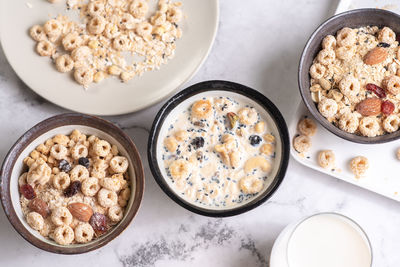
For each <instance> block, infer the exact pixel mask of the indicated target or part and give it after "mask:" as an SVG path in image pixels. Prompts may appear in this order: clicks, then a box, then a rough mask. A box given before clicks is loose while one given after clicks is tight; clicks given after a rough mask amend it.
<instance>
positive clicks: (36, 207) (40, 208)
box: [28, 198, 50, 218]
mask: <svg viewBox="0 0 400 267" xmlns="http://www.w3.org/2000/svg"><path fill="white" fill-rule="evenodd" d="M28 207H29V209H31V210H32V211H35V212H37V213H39V214H40V215H42V217H43V218H46V217H47V216H49V214H50V209H49V206H48V205H47V203H46V202H44V201H43V200H42V199H40V198H35V199H33V200H31V201H30V202H29V204H28Z"/></svg>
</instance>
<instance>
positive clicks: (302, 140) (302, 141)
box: [293, 135, 311, 153]
mask: <svg viewBox="0 0 400 267" xmlns="http://www.w3.org/2000/svg"><path fill="white" fill-rule="evenodd" d="M293 147H294V149H295V150H296V151H297V152H299V153H303V152H307V151H308V150H310V148H311V139H310V138H309V137H308V136H306V135H299V136H297V137H295V138H294V140H293Z"/></svg>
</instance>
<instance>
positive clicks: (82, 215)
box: [68, 203, 93, 222]
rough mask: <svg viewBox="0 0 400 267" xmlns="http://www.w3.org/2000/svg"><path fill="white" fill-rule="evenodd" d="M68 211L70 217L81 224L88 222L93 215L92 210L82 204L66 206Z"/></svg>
mask: <svg viewBox="0 0 400 267" xmlns="http://www.w3.org/2000/svg"><path fill="white" fill-rule="evenodd" d="M68 209H69V211H70V212H71V214H72V216H74V217H75V218H77V219H78V220H80V221H82V222H88V221H89V220H90V217H92V215H93V210H92V208H91V207H90V206H89V205H86V204H84V203H72V204H69V205H68Z"/></svg>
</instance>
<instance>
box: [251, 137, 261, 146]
mask: <svg viewBox="0 0 400 267" xmlns="http://www.w3.org/2000/svg"><path fill="white" fill-rule="evenodd" d="M249 140H250V144H251V145H252V146H256V145H258V144H259V143H261V141H262V139H261V137H259V136H258V135H252V136H250V137H249Z"/></svg>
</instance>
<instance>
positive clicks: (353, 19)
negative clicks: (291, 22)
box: [298, 8, 400, 144]
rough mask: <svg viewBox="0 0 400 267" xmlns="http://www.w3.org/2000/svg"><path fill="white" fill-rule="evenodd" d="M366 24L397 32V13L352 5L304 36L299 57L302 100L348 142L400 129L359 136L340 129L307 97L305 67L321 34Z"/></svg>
mask: <svg viewBox="0 0 400 267" xmlns="http://www.w3.org/2000/svg"><path fill="white" fill-rule="evenodd" d="M368 25H374V26H378V27H380V28H381V27H383V26H387V27H390V28H392V29H393V31H395V32H396V33H397V34H400V16H399V15H398V14H396V13H393V12H390V11H387V10H383V9H375V8H365V9H355V10H351V11H347V12H344V13H340V14H339V15H336V16H333V17H331V18H330V19H328V20H327V21H325V22H324V23H322V24H321V25H320V26H319V27H318V28H317V29H316V30H315V32H314V33H313V34H312V35H311V37H310V39H309V40H308V42H307V44H306V46H305V48H304V51H303V54H302V55H301V58H300V65H299V76H298V79H299V80H298V82H299V89H300V94H301V96H302V98H303V101H304V104H305V105H306V107H307V108H308V110H309V111H310V113H311V114H312V115H313V116H314V117H315V119H316V120H317V121H318V122H319V123H320V124H321V125H322V126H324V127H325V128H326V129H327V130H328V131H330V132H332V133H333V134H335V135H337V136H339V137H341V138H343V139H346V140H348V141H351V142H355V143H361V144H377V143H385V142H389V141H393V140H396V139H398V138H400V131H397V132H394V133H390V134H385V135H380V136H376V137H366V136H360V135H356V134H351V133H348V132H345V131H342V130H341V129H340V128H338V127H336V126H335V125H333V124H332V123H330V122H329V121H328V120H327V119H326V118H325V117H324V116H322V115H321V113H319V111H318V108H317V106H316V104H315V103H314V102H313V101H312V99H311V93H310V75H309V70H310V67H311V65H312V62H313V60H314V58H315V57H316V56H317V54H318V52H319V51H320V50H321V49H322V47H321V42H322V40H323V39H324V37H325V36H327V35H329V34H331V35H336V32H337V31H338V30H340V29H342V28H343V27H350V28H359V27H363V26H368Z"/></svg>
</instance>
